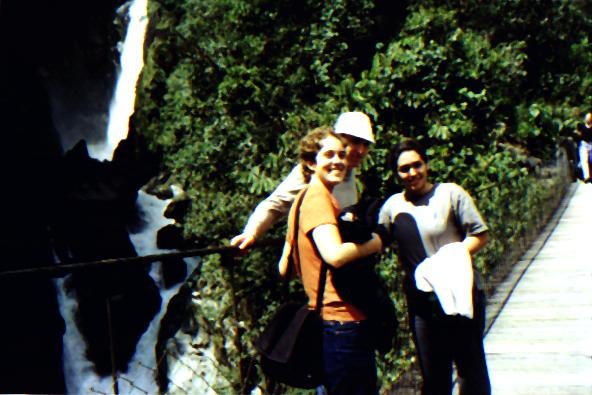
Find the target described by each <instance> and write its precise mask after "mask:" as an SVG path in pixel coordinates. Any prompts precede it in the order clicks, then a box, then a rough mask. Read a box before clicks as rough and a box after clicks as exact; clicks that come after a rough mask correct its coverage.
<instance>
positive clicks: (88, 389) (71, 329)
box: [56, 191, 197, 394]
mask: <svg viewBox="0 0 592 395" xmlns="http://www.w3.org/2000/svg"><path fill="white" fill-rule="evenodd" d="M168 203H169V201H168V200H159V199H158V198H156V197H154V196H152V195H149V194H147V193H144V192H143V191H140V192H139V195H138V206H139V207H140V208H141V210H142V214H143V219H144V222H145V226H144V227H143V228H142V229H140V230H139V231H138V232H137V233H131V234H130V238H131V239H132V242H133V243H134V246H135V248H136V250H137V252H138V255H149V254H156V253H163V252H166V250H162V249H159V248H157V247H156V237H155V235H156V231H157V230H158V229H160V228H161V227H163V226H165V225H167V224H169V223H171V222H172V220H168V219H166V218H164V217H163V215H162V213H163V210H164V209H165V207H166V206H167V204H168ZM185 262H186V263H187V264H188V270H189V272H191V271H193V269H194V268H195V267H196V265H197V259H185ZM150 276H151V277H152V278H153V279H154V281H155V283H156V284H157V285H158V287H159V288H160V291H161V292H160V295H161V297H162V304H161V310H160V312H159V313H158V314H157V315H156V316H155V317H154V319H153V320H152V322H151V323H150V326H149V328H148V330H147V331H146V333H144V335H143V336H142V338H141V339H140V341H139V342H138V345H137V347H136V354H135V355H134V357H133V358H132V360H131V361H130V363H129V369H128V371H127V372H125V373H119V374H118V386H119V392H120V393H122V394H156V393H158V387H157V385H156V382H155V380H154V377H155V375H154V373H155V370H156V361H155V355H154V345H155V343H156V336H157V333H158V328H159V324H160V321H161V319H162V316H163V315H164V314H165V312H166V306H167V304H168V302H169V300H170V299H171V298H172V297H173V296H174V295H175V294H176V293H177V292H178V290H179V288H180V286H181V284H178V285H176V286H174V287H171V288H168V289H165V288H164V286H163V284H162V279H161V263H155V264H153V268H152V270H151V272H150ZM64 281H65V280H64V279H60V280H57V281H56V283H57V288H58V290H59V295H58V298H59V301H60V310H61V313H62V316H63V317H64V319H65V320H66V322H67V329H66V334H65V335H64V372H65V376H66V386H67V389H68V393H72V394H88V393H98V394H110V393H113V381H112V378H111V377H100V376H98V375H97V374H95V373H94V371H93V366H92V363H91V362H90V361H88V360H87V359H86V358H85V357H84V349H85V346H84V340H83V338H82V336H81V334H80V332H79V331H78V329H77V327H76V325H75V324H74V317H73V314H74V310H75V308H76V299H75V298H74V297H72V295H67V294H66V292H65V290H64V286H63V283H64Z"/></svg>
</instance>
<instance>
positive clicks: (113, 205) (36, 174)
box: [0, 0, 160, 393]
mask: <svg viewBox="0 0 592 395" xmlns="http://www.w3.org/2000/svg"><path fill="white" fill-rule="evenodd" d="M122 3H123V1H122V0H93V1H90V0H88V1H74V0H66V1H59V2H47V1H41V0H39V1H26V2H25V1H21V0H1V1H0V53H2V62H0V130H1V131H2V133H1V138H2V140H3V141H2V142H1V143H0V173H1V176H2V177H1V178H2V181H3V189H2V192H1V193H0V205H1V206H2V207H3V208H4V210H3V215H2V226H1V227H0V245H1V246H2V249H1V250H0V251H1V252H2V253H1V255H0V272H3V271H6V270H19V269H24V268H34V267H40V266H49V265H53V264H54V261H55V258H54V254H55V253H57V255H58V256H59V257H60V260H61V261H62V262H64V261H68V260H69V261H80V260H94V259H102V258H112V257H114V256H133V255H135V251H134V248H133V246H132V245H131V243H130V241H129V237H128V236H127V232H126V230H125V226H126V221H127V220H129V217H128V215H129V213H130V212H132V213H133V211H134V201H135V197H136V195H135V194H136V191H137V189H138V187H139V186H140V185H142V184H143V183H145V182H146V180H147V178H148V177H149V176H150V174H151V169H150V168H149V167H148V166H146V163H151V161H147V160H145V158H143V157H140V156H138V151H137V150H136V148H135V147H133V144H132V142H131V140H133V139H129V141H127V142H126V143H125V144H124V145H122V146H121V147H120V150H119V154H118V155H116V159H115V160H114V161H113V162H112V163H107V162H98V161H96V160H94V159H92V158H89V157H88V155H87V151H86V142H89V143H92V142H93V141H95V140H97V139H100V138H103V137H102V136H101V135H100V133H104V130H105V126H106V122H107V111H108V107H109V100H110V97H111V93H112V89H113V83H114V79H115V75H116V69H117V64H116V59H117V58H118V56H117V53H116V50H115V47H116V45H115V44H116V42H117V41H118V40H119V38H120V32H119V31H118V29H119V28H120V27H121V26H118V25H117V24H116V23H114V21H116V20H117V9H118V8H119V7H120V6H121V5H122ZM81 139H84V140H85V141H81ZM77 144H78V145H77ZM70 283H71V289H72V290H74V291H75V292H76V293H77V294H78V295H79V296H80V297H81V298H80V301H79V302H80V306H79V312H78V324H79V327H80V328H81V330H82V332H83V333H84V334H85V336H86V339H87V342H88V348H87V354H88V355H89V356H90V357H91V358H92V360H93V361H94V362H95V366H96V367H97V370H98V371H99V372H101V373H104V374H108V373H110V369H111V368H110V365H111V364H110V360H109V354H108V353H107V352H106V351H105V350H106V348H105V347H106V332H105V331H100V332H101V333H99V331H98V330H97V328H99V327H102V328H104V327H105V326H104V325H105V323H106V320H107V317H106V313H105V299H112V300H115V302H114V305H113V309H112V314H113V316H114V317H115V318H116V319H118V320H119V324H118V327H117V328H116V329H117V330H118V333H119V334H120V338H119V340H118V342H119V343H118V344H117V346H118V348H119V350H120V351H121V354H120V355H119V356H118V359H117V361H116V365H117V367H118V369H121V370H125V368H126V363H127V360H128V359H129V357H130V356H131V354H133V351H134V349H135V344H136V341H137V339H138V338H139V336H140V335H141V334H142V332H143V331H144V329H145V327H146V326H147V325H148V323H149V322H150V319H151V318H152V316H153V315H154V314H155V312H156V311H158V309H159V305H160V296H159V295H158V292H157V289H156V287H155V286H154V284H153V283H152V280H151V278H150V277H149V276H148V274H147V270H146V268H136V269H121V268H114V269H112V270H110V271H101V272H100V273H99V272H97V273H92V274H89V273H84V274H82V273H78V274H76V275H75V276H73V277H72V281H71V282H70ZM0 298H1V299H0V300H2V302H1V303H2V311H3V315H2V319H3V323H2V326H1V327H0V349H1V350H2V353H1V355H0V372H1V376H2V380H0V392H2V393H7V392H11V393H25V392H29V393H63V392H65V384H64V375H63V373H62V369H61V366H62V365H61V364H62V362H61V353H62V335H63V331H64V322H63V319H62V318H61V316H60V313H59V309H58V304H57V301H56V293H55V289H54V285H53V282H52V279H51V278H48V277H42V276H30V275H29V276H14V275H13V276H10V277H7V276H5V275H2V274H0ZM137 306H142V308H138V307H137ZM132 323H133V324H132Z"/></svg>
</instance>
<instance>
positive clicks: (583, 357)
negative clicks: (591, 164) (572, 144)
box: [485, 182, 592, 395]
mask: <svg viewBox="0 0 592 395" xmlns="http://www.w3.org/2000/svg"><path fill="white" fill-rule="evenodd" d="M571 188H572V189H571V190H570V192H568V193H570V194H572V196H571V199H570V200H569V201H568V203H567V206H566V207H565V206H564V208H565V210H564V211H562V214H561V216H560V217H558V221H557V223H556V226H555V227H554V228H553V229H552V230H551V231H550V233H548V232H547V233H545V232H544V234H543V235H542V236H541V239H540V240H539V241H538V246H537V244H536V243H535V246H534V247H533V248H534V249H531V251H530V252H529V253H527V254H526V255H525V256H524V257H523V259H522V261H521V262H519V263H518V265H517V266H516V268H515V270H514V272H513V274H512V275H511V276H513V277H514V278H515V279H518V278H519V282H518V283H517V285H516V287H515V288H514V290H513V291H512V292H511V294H510V297H509V299H507V300H505V299H506V295H507V292H505V293H504V292H503V289H500V290H499V291H498V293H496V295H494V297H493V298H492V301H493V304H492V306H490V307H488V314H490V311H489V310H492V309H493V308H494V307H493V306H494V305H495V304H496V303H497V304H498V306H501V305H503V309H502V310H501V313H500V314H499V315H498V316H497V318H496V320H495V322H494V323H493V326H492V327H491V329H490V330H489V332H488V333H487V336H486V337H485V351H486V353H487V363H488V366H489V374H490V378H491V383H492V387H493V395H535V394H536V395H544V394H548V395H551V394H552V395H580V394H582V395H584V394H585V395H591V394H592V185H590V184H586V185H584V184H581V183H579V182H578V184H574V185H572V187H571ZM559 213H561V211H559ZM496 297H497V298H498V300H496ZM504 302H505V304H504ZM495 314H496V312H495V311H494V312H493V315H495Z"/></svg>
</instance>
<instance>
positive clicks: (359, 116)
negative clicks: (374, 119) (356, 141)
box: [334, 111, 374, 143]
mask: <svg viewBox="0 0 592 395" xmlns="http://www.w3.org/2000/svg"><path fill="white" fill-rule="evenodd" d="M334 129H335V133H337V134H348V135H350V136H354V137H359V138H361V139H364V140H366V141H369V142H371V143H374V134H373V133H372V124H371V123H370V118H368V115H366V114H364V113H363V112H359V111H353V112H344V113H343V114H341V115H340V116H339V117H338V118H337V122H335V127H334Z"/></svg>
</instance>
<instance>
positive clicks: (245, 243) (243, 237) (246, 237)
mask: <svg viewBox="0 0 592 395" xmlns="http://www.w3.org/2000/svg"><path fill="white" fill-rule="evenodd" d="M254 242H255V238H254V237H253V235H251V234H248V233H241V234H240V235H238V236H234V237H233V238H232V240H230V245H231V246H233V247H238V249H239V250H245V249H247V248H249V247H250V246H251V245H253V243H254Z"/></svg>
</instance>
